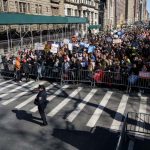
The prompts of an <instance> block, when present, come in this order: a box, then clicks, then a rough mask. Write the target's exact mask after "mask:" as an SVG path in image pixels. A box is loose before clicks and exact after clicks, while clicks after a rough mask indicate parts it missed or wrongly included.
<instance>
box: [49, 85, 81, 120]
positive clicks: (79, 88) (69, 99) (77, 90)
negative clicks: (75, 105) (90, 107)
mask: <svg viewBox="0 0 150 150" xmlns="http://www.w3.org/2000/svg"><path fill="white" fill-rule="evenodd" d="M81 90H82V87H78V88H77V89H76V90H75V91H73V92H72V93H71V94H70V95H69V96H68V98H65V99H64V100H63V101H62V102H61V103H60V104H59V105H57V106H56V107H55V108H54V109H53V110H52V111H51V112H49V113H48V114H47V116H50V117H53V116H54V115H56V114H57V113H58V112H59V111H60V110H61V109H62V108H63V107H64V106H65V105H67V104H68V103H69V102H70V101H71V99H72V97H74V96H76V95H77V94H78V93H79V92H80V91H81Z"/></svg>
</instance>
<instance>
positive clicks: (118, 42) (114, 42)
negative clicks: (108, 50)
mask: <svg viewBox="0 0 150 150" xmlns="http://www.w3.org/2000/svg"><path fill="white" fill-rule="evenodd" d="M121 42H122V40H121V39H113V44H120V43H121Z"/></svg>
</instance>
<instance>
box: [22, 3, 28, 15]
mask: <svg viewBox="0 0 150 150" xmlns="http://www.w3.org/2000/svg"><path fill="white" fill-rule="evenodd" d="M22 6H23V12H24V13H25V12H27V7H26V3H22Z"/></svg>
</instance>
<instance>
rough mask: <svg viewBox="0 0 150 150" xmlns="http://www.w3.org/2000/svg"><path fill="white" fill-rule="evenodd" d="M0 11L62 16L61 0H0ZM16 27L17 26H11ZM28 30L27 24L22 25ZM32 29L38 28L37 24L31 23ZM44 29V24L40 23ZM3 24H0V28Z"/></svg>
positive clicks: (62, 4) (3, 27)
mask: <svg viewBox="0 0 150 150" xmlns="http://www.w3.org/2000/svg"><path fill="white" fill-rule="evenodd" d="M0 12H14V13H25V14H33V15H47V16H55V15H57V16H64V1H63V0H0ZM11 28H16V29H18V28H17V26H11ZM23 28H24V30H28V28H29V26H23ZM32 28H33V29H34V30H36V29H39V26H38V25H32ZM41 28H42V29H46V25H42V27H41ZM3 29H5V26H1V30H3Z"/></svg>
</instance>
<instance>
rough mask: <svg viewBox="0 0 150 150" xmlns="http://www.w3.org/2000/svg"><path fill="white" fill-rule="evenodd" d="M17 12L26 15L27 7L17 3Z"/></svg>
mask: <svg viewBox="0 0 150 150" xmlns="http://www.w3.org/2000/svg"><path fill="white" fill-rule="evenodd" d="M19 12H21V13H26V12H27V5H26V3H23V2H19Z"/></svg>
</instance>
